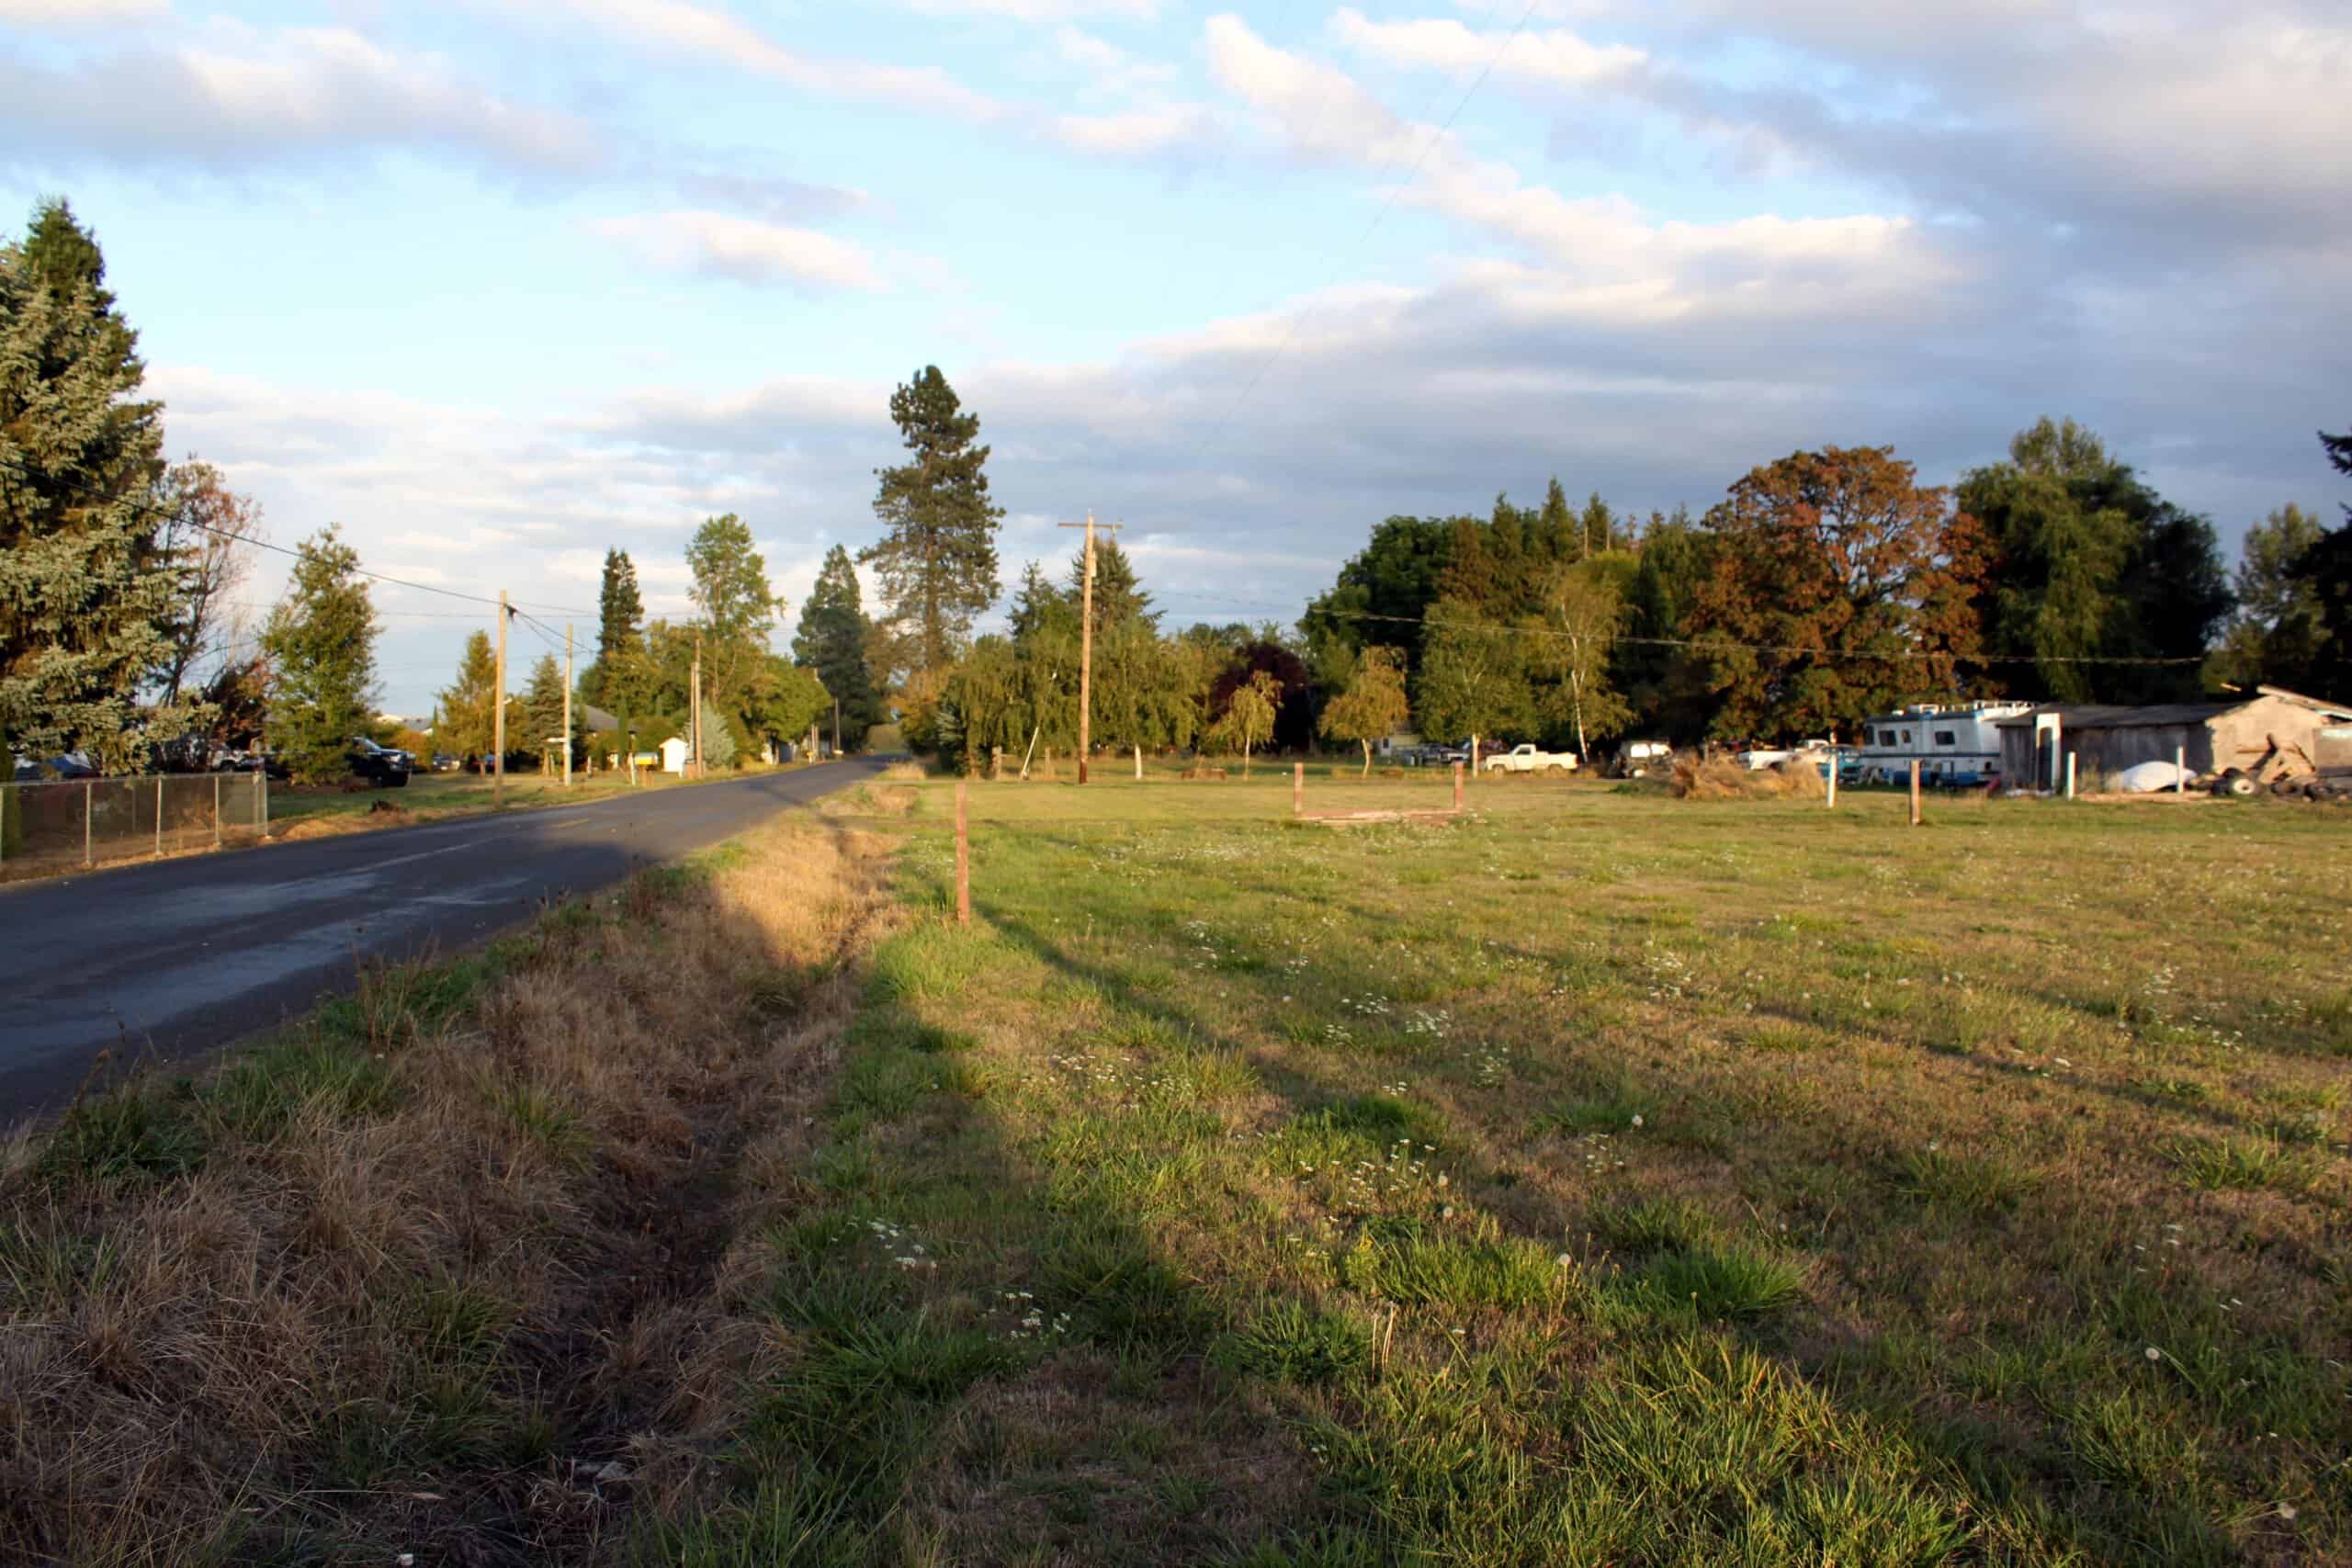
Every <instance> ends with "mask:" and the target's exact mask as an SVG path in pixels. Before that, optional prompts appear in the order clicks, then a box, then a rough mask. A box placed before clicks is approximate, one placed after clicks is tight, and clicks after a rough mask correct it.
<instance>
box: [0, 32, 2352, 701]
mask: <svg viewBox="0 0 2352 1568" xmlns="http://www.w3.org/2000/svg"><path fill="white" fill-rule="evenodd" d="M2347 81H2352V13H2347V12H2346V9H2345V7H2344V6H2342V4H2341V3H2340V0H2280V3H2277V4H2270V5H2264V4H2260V3H2258V0H2257V3H2254V4H2245V3H2238V4H2232V3H2228V0H2211V3H2208V0H2121V3H2117V4H2111V5H2105V6H2099V5H2073V4H2059V3H2054V0H2052V3H2041V0H1909V3H1908V4H1905V5H1901V6H1889V5H1886V4H1884V3H1883V0H1532V3H1531V0H1404V3H1402V4H1385V3H1382V0H1359V3H1358V4H1354V5H1340V6H1334V5H1329V4H1325V3H1322V0H1260V3H1256V4H1248V5H1230V4H1227V5H1206V6H1197V5H1192V4H1186V3H1184V0H860V3H858V4H854V5H846V4H817V3H813V0H811V3H801V4H793V3H788V0H786V3H776V4H766V5H762V4H755V3H753V0H738V3H736V4H733V5H729V4H724V3H722V0H452V3H435V0H397V3H395V0H319V3H314V4H311V5H302V6H298V5H269V4H244V5H236V4H223V3H206V0H0V219H5V218H6V215H7V214H9V213H10V212H15V213H29V210H30V209H31V207H32V205H33V203H34V202H35V201H36V200H37V199H39V198H40V197H44V196H49V195H62V196H65V197H68V198H70V199H71V201H72V203H73V205H74V209H75V211H76V213H77V214H78V215H79V216H80V217H81V218H82V219H83V220H85V222H86V223H87V224H89V225H90V226H91V227H92V228H93V229H94V230H95V231H96V233H97V235H98V238H99V241H100V243H102V245H103V246H104V248H105V252H106V256H107V267H108V281H109V284H110V286H111V287H112V288H114V289H115V291H116V293H117V295H118V297H119V301H120V305H121V308H122V310H124V312H125V313H126V314H127V316H128V317H129V319H130V321H131V323H132V324H133V325H134V326H135V327H136V328H137V329H138V330H139V332H140V333H141V349H142V352H143V354H144V355H145V358H146V361H147V365H148V388H149V390H150V392H151V393H153V395H155V396H157V397H159V398H161V399H162V400H163V401H164V406H165V416H164V417H165V427H166V438H167V442H168V446H169V450H170V452H171V454H172V455H173V456H174V457H181V456H185V455H188V454H195V455H198V456H201V457H205V458H206V459H208V460H209V461H211V462H214V463H216V464H217V465H219V466H220V468H223V469H224V470H225V471H226V472H227V474H228V475H229V476H230V479H231V480H232V483H233V484H234V485H235V486H236V487H237V488H239V489H240V490H243V491H247V492H249V493H251V494H252V495H254V497H256V498H257V499H258V500H259V501H260V502H261V504H262V507H263V509H264V513H265V517H266V525H267V527H268V530H269V534H270V537H271V538H272V539H273V540H274V541H276V542H277V543H279V544H285V545H291V544H293V543H294V542H295V541H297V540H299V539H300V538H302V537H304V536H308V535H310V534H311V533H313V532H314V531H316V530H317V529H318V528H320V527H322V525H325V524H327V523H329V522H338V523H340V524H341V525H343V528H344V531H345V536H346V537H348V538H349V539H350V540H351V541H353V542H354V543H355V544H356V546H357V547H358V548H359V551H360V553H361V556H362V558H363V561H364V563H365V564H366V565H367V566H368V567H369V568H370V569H371V570H376V571H379V572H383V573H385V574H387V575H390V576H394V577H400V578H404V579H408V580H410V581H413V582H417V583H422V584H428V585H432V586H434V587H438V588H443V589H447V590H450V591H453V592H458V593H472V594H488V595H494V594H495V593H496V592H498V590H500V589H502V588H503V589H505V590H507V591H508V592H511V593H512V594H513V595H514V596H515V598H516V599H517V600H518V601H520V602H522V603H525V604H529V605H532V606H535V608H534V610H533V615H534V617H535V618H536V620H537V622H538V623H540V625H542V626H546V627H548V628H552V629H555V630H557V631H558V632H560V628H561V626H563V624H564V622H565V621H566V620H567V619H571V620H572V621H575V622H576V623H577V624H578V626H579V631H580V636H581V638H582V646H583V648H586V647H589V646H591V645H593V642H594V608H595V604H596V590H597V573H598V569H599V567H600V565H601V563H602V560H603V558H604V555H605V550H606V548H607V547H620V548H624V549H627V550H628V552H629V553H630V555H631V556H632V557H633V558H634V559H635V560H636V562H637V565H638V570H639V575H640V577H641V578H642V579H643V581H644V584H645V588H646V592H647V599H648V604H649V609H650V612H651V613H652V614H655V615H673V616H675V615H684V613H686V610H687V603H686V599H685V587H686V571H685V567H684V547H685V543H686V540H687V538H688V537H689V536H690V535H691V534H692V532H693V530H694V528H695V526H696V525H698V524H699V523H700V522H701V521H702V520H703V519H704V518H706V517H707V516H709V515H712V514H714V513H721V512H733V513H738V514H740V515H741V517H743V518H744V519H745V521H747V522H748V523H749V524H750V525H752V530H753V533H754V536H755V537H757V538H758V540H759V541H760V542H761V545H762V547H763V550H764V552H765V555H766V558H767V562H768V566H769V570H770V574H771V576H772V578H773V579H774V580H775V583H776V586H777V588H778V590H779V592H782V593H783V594H784V595H785V596H786V599H787V600H788V601H789V602H790V603H791V604H792V605H793V607H794V610H795V611H797V606H798V604H799V602H800V600H801V599H802V598H803V597H804V596H805V595H806V593H807V592H808V590H809V585H810V584H811V582H812V581H814V579H815V576H816V571H817V568H818V564H819V562H820V559H821V558H822V557H823V555H824V553H825V552H826V550H827V549H828V548H830V547H831V546H832V545H834V544H837V543H838V544H845V545H847V546H849V547H851V549H852V550H853V551H854V550H855V549H856V548H857V547H860V546H862V545H864V544H866V543H868V542H870V541H871V540H872V539H873V538H874V536H875V535H876V531H877V530H876V523H875V519H874V516H873V512H872V502H873V494H874V477H873V471H874V469H875V468H877V467H880V466H883V465H885V464H888V463H890V462H892V461H895V460H896V459H897V457H898V456H899V446H898V441H897V433H896V431H895V430H894V428H893V427H892V426H891V424H890V422H889V415H888V400H889V394H890V390H891V389H892V388H893V386H895V385H897V384H898V383H899V382H903V381H905V380H908V379H909V378H911V377H912V376H913V375H914V374H915V373H917V372H918V371H919V370H920V369H921V368H922V367H923V366H925V365H932V364H935V365H937V366H939V367H941V368H942V369H943V370H944V372H945V373H946V375H947V377H948V378H949V379H950V381H951V382H952V383H953V384H954V385H955V387H956V390H957V392H958V393H959V394H960V395H961V396H962V397H963V399H964V401H965V404H966V406H967V408H968V409H969V410H971V411H972V412H977V413H978V415H979V417H980V420H981V430H982V436H983V438H984V439H985V440H987V441H989V443H990V444H991V445H992V446H993V447H994V456H993V457H991V459H990V461H989V474H990V477H991V480H992V484H993V489H994V493H995V495H996V497H997V499H998V501H999V502H1001V504H1002V505H1003V506H1004V507H1005V508H1006V517H1005V522H1004V528H1003V532H1002V534H1001V538H1000V553H1001V557H1002V560H1003V570H1002V576H1003V580H1004V583H1005V586H1006V587H1007V588H1008V589H1010V588H1011V586H1012V584H1013V582H1014V581H1016V580H1017V579H1018V577H1019V574H1020V570H1021V568H1022V566H1023V563H1024V562H1026V561H1027V560H1030V559H1033V558H1044V559H1046V560H1048V561H1049V562H1051V563H1052V564H1053V565H1054V566H1055V567H1056V569H1057V570H1059V569H1060V567H1061V564H1062V563H1063V562H1065V561H1066V560H1067V558H1068V557H1069V553H1070V551H1071V549H1072V547H1074V544H1075V537H1076V536H1074V535H1072V534H1069V533H1066V532H1062V531H1059V530H1058V529H1057V524H1061V523H1066V522H1074V521H1078V520H1080V519H1082V518H1083V517H1084V516H1086V515H1087V514H1088V513H1089V512H1091V513H1093V514H1095V515H1096V516H1097V517H1099V518H1101V519H1102V520H1103V521H1105V522H1114V521H1115V522H1120V523H1123V524H1124V525H1125V533H1124V534H1123V536H1122V537H1123V540H1124V542H1125V544H1126V546H1127V547H1128V549H1129V552H1130V554H1131V555H1132V556H1133V557H1134V558H1135V560H1136V566H1137V569H1138V570H1139V572H1140V573H1141V575H1142V577H1143V580H1144V583H1145V586H1146V587H1147V588H1148V589H1149V590H1151V591H1152V592H1154V594H1155V596H1156V598H1157V600H1158V602H1159V604H1160V606H1161V607H1162V608H1163V609H1164V610H1166V611H1167V612H1168V615H1169V618H1170V622H1171V623H1172V624H1174V625H1177V626H1183V625H1188V624H1190V623H1192V622H1193V621H1196V620H1210V621H1215V622H1218V623H1224V622H1227V621H1233V620H1243V621H1250V622H1253V623H1254V622H1258V621H1262V620H1277V621H1283V622H1288V621H1290V620H1292V619H1294V618H1295V616H1296V615H1297V614H1298V612H1299V611H1300V609H1301V608H1302V607H1303V605H1304V603H1305V601H1306V598H1307V597H1308V596H1309V595H1311V594H1312V593H1314V592H1317V591H1319V590H1320V589H1321V588H1323V587H1326V586H1328V585H1329V582H1330V581H1331V578H1332V576H1333V574H1334V573H1335V572H1336V570H1338V568H1339V566H1340V563H1341V562H1343V561H1344V560H1345V559H1346V558H1348V557H1349V556H1350V555H1351V554H1352V553H1354V552H1355V551H1356V550H1357V549H1359V548H1361V547H1362V546H1363V541H1364V538H1365V536H1366V534H1367V533H1368V532H1369V530H1370V529H1371V527H1372V526H1373V525H1374V524H1376V523H1378V522H1379V521H1380V520H1381V519H1382V518H1384V517H1386V516H1389V515H1392V514H1397V513H1422V514H1448V513H1458V512H1470V513H1478V514H1481V515H1483V514H1484V513H1486V512H1487V510H1488V509H1489V508H1490V507H1491V505H1492V503H1493V500H1494V497H1495V495H1496V494H1497V493H1498V491H1508V492H1509V493H1510V495H1511V496H1513V497H1514V498H1515V499H1517V500H1519V501H1521V502H1529V503H1532V502H1537V501H1540V500H1541V498H1542V496H1543V493H1544V485H1545V483H1546V481H1547V480H1548V479H1550V478H1551V477H1553V476H1555V475H1556V476H1558V477H1559V479H1561V480H1562V482H1563V483H1564V484H1565V485H1566V487H1567V488H1568V490H1569V491H1570V492H1571V494H1573V495H1576V496H1577V497H1582V496H1583V495H1585V494H1587V493H1589V492H1592V491H1598V492H1600V494H1602V495H1603V496H1605V497H1606V498H1607V499H1608V500H1609V501H1610V502H1611V503H1612V504H1614V505H1616V506H1617V507H1619V508H1620V509H1621V510H1631V511H1634V512H1636V513H1647V512H1649V511H1650V510H1651V509H1652V508H1654V507H1656V508H1664V509H1668V510H1671V509H1672V508H1673V507H1674V506H1676V505H1678V504H1687V505H1689V506H1690V507H1691V509H1692V511H1693V512H1694V513H1700V512H1703V511H1704V510H1705V508H1706V507H1708V506H1709V505H1711V504H1712V503H1713V502H1715V501H1716V500H1718V499H1720V498H1721V496H1722V495H1723V492H1724V489H1725V488H1726V487H1727V486H1728V485H1729V484H1731V483H1732V481H1733V480H1735V479H1737V478H1738V477H1739V476H1740V475H1741V474H1742V473H1744V472H1746V471H1747V469H1748V468H1751V467H1753V466H1755V465H1757V464H1758V463H1763V462H1769V461H1770V460H1771V459H1773V458H1775V457H1781V456H1784V455H1786V454H1787V453H1789V452H1791V451H1793V450H1796V449H1799V448H1803V447H1818V446H1826V445H1833V444H1834V445H1844V446H1854V445H1871V446H1886V445H1891V446H1894V448H1895V449H1896V450H1897V451H1898V453H1899V454H1900V455H1902V456H1904V457H1907V458H1909V459H1911V460H1912V461H1913V462H1915V463H1916V464H1917V466H1918V469H1919V472H1920V475H1921V478H1922V479H1923V480H1926V481H1928V482H1934V483H1948V482H1951V481H1952V480H1954V479H1957V478H1958V477H1959V476H1960V475H1961V474H1962V472H1964V471H1965V470H1966V469H1967V468H1970V467H1972V466H1974V465H1977V464H1980V463H1985V462H1989V461H1994V460H1996V459H1997V458H1998V457H2000V456H2001V454H2002V452H2003V450H2004V449H2005V447H2006V446H2007V441H2008V439H2009V437H2010V435H2011V434H2013V433H2014V432H2015V431H2017V430H2018V429H2019V428H2020V427H2022V426H2024V425H2026V424H2029V423H2031V422H2032V421H2033V420H2034V419H2036V418H2037V417H2039V416H2041V415H2042V414H2045V413H2048V414H2052V415H2071V416H2073V417H2075V418H2076V419H2079V420H2081V421H2083V422H2084V423H2086V424H2088V425H2089V426H2091V428H2093V429H2094V430H2096V431H2097V432H2098V433H2099V434H2101V435H2102V436H2103V437H2104V438H2105V439H2106V441H2107V442H2108V444H2109V448H2110V449H2111V450H2113V451H2114V452H2116V453H2117V454H2118V455H2119V456H2120V457H2123V458H2124V459H2125V460H2127V461H2129V462H2131V463H2133V464H2134V465H2136V466H2137V467H2138V468H2140V469H2141V470H2142V472H2143V474H2144V475H2145V476H2146V477H2147V478H2148V479H2150V480H2151V481H2152V482H2154V484H2155V485H2156V486H2157V487H2158V488H2159V489H2160V490H2162V491H2164V492H2165V494H2166V495H2167V496H2168V497H2170V498H2171V499H2173V500H2175V501H2177V502H2180V503H2181V504H2184V505H2187V506H2188V507H2191V508H2193V509H2195V510H2198V511H2201V512H2204V513H2208V514H2209V515H2211V517H2212V519H2213V521H2214V523H2215V525H2216V526H2217V528H2218V529H2219V530H2220V532H2221V534H2222V538H2223V540H2224V542H2225V545H2226V547H2228V549H2229V551H2230V553H2231V555H2232V557H2233V558H2234V555H2235V550H2236V542H2237V540H2238V537H2239V536H2241V535H2242V534H2243V532H2244V530H2245V525H2247V524H2248V523H2249V522H2251V521H2254V520H2256V519H2257V518H2259V517H2260V516H2261V515H2263V513H2266V512H2267V511H2269V510H2270V509H2272V508H2274V507H2276V506H2278V505H2280V504H2282V503H2285V502H2297V503H2299V504H2301V505H2303V506H2305V507H2306V508H2311V509H2314V510H2317V511H2319V512H2320V513H2321V514H2322V515H2324V516H2325V515H2333V513H2334V512H2335V504H2334V503H2335V502H2336V501H2337V500H2338V499H2341V492H2342V491H2343V490H2344V488H2345V487H2344V486H2343V484H2342V483H2341V481H2340V480H2339V479H2336V478H2335V476H2334V475H2332V474H2331V473H2330V472H2329V470H2328V469H2327V468H2326V465H2325V463H2324V459H2323V457H2322V455H2321V452H2320V448H2319V446H2318V443H2317V442H2316V441H2315V440H2314V439H2313V434H2312V433H2313V432H2314V430H2316V429H2319V428H2323V427H2324V428H2327V429H2331V430H2339V429H2343V428H2345V427H2346V425H2347V424H2352V375H2348V374H2347V371H2352V332H2347V331H2346V323H2347V321H2352V311H2348V310H2347V306H2346V301H2347V300H2352V200H2347V199H2346V191H2347V190H2352V93H2347V92H2346V91H2345V90H2344V84H2345V83H2346V82H2347ZM282 578H283V573H282V571H280V570H277V563H276V562H271V563H268V564H266V565H265V566H264V568H263V569H262V570H260V571H258V572H257V573H256V575H255V578H254V582H253V584H252V585H251V587H250V588H249V590H248V592H249V594H250V596H251V602H252V603H254V604H257V605H266V604H267V602H268V601H269V599H270V598H271V597H273V596H274V594H275V592H277V587H278V585H279V583H280V582H281V581H282ZM377 604H378V606H379V610H380V611H381V612H382V614H383V615H384V626H385V632H384V637H383V639H382V642H381V644H380V647H379V666H380V670H381V676H382V686H383V700H384V703H385V705H386V706H387V707H388V708H390V710H391V711H395V712H401V713H409V714H417V715H422V714H424V713H425V712H427V711H428V710H429V709H430V707H431V705H432V703H433V700H434V694H435V692H436V691H437V690H438V689H439V688H440V687H442V686H444V685H447V683H448V682H449V680H450V678H451V676H452V675H453V673H454V671H455V668H456V664H457V657H458V645H459V643H460V641H461V640H462V638H463V637H464V636H465V635H466V633H467V632H468V631H469V630H471V629H472V628H473V627H474V626H488V625H489V624H490V622H491V619H492V617H491V615H490V613H489V612H487V611H484V610H482V609H481V607H480V606H478V605H474V604H470V603H469V602H468V601H466V600H462V599H453V598H449V597H447V596H445V595H441V594H435V593H434V592H427V591H424V590H422V589H417V588H401V587H393V586H390V585H388V584H379V591H378V592H377ZM567 612H568V613H569V614H567ZM790 626H791V622H790V620H789V618H787V621H786V629H785V636H786V637H788V635H789V630H790ZM515 636H516V639H517V640H516V642H515V647H514V649H513V660H514V665H515V684H516V685H518V686H519V685H520V684H521V683H522V682H523V679H524V677H525V675H526V672H527V664H528V661H529V660H530V659H532V658H534V657H536V656H537V653H539V652H541V651H544V646H543V634H542V632H541V631H540V629H539V627H538V626H518V627H517V629H516V633H515ZM782 643H783V638H781V637H780V638H779V646H782ZM583 658H584V654H583Z"/></svg>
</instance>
